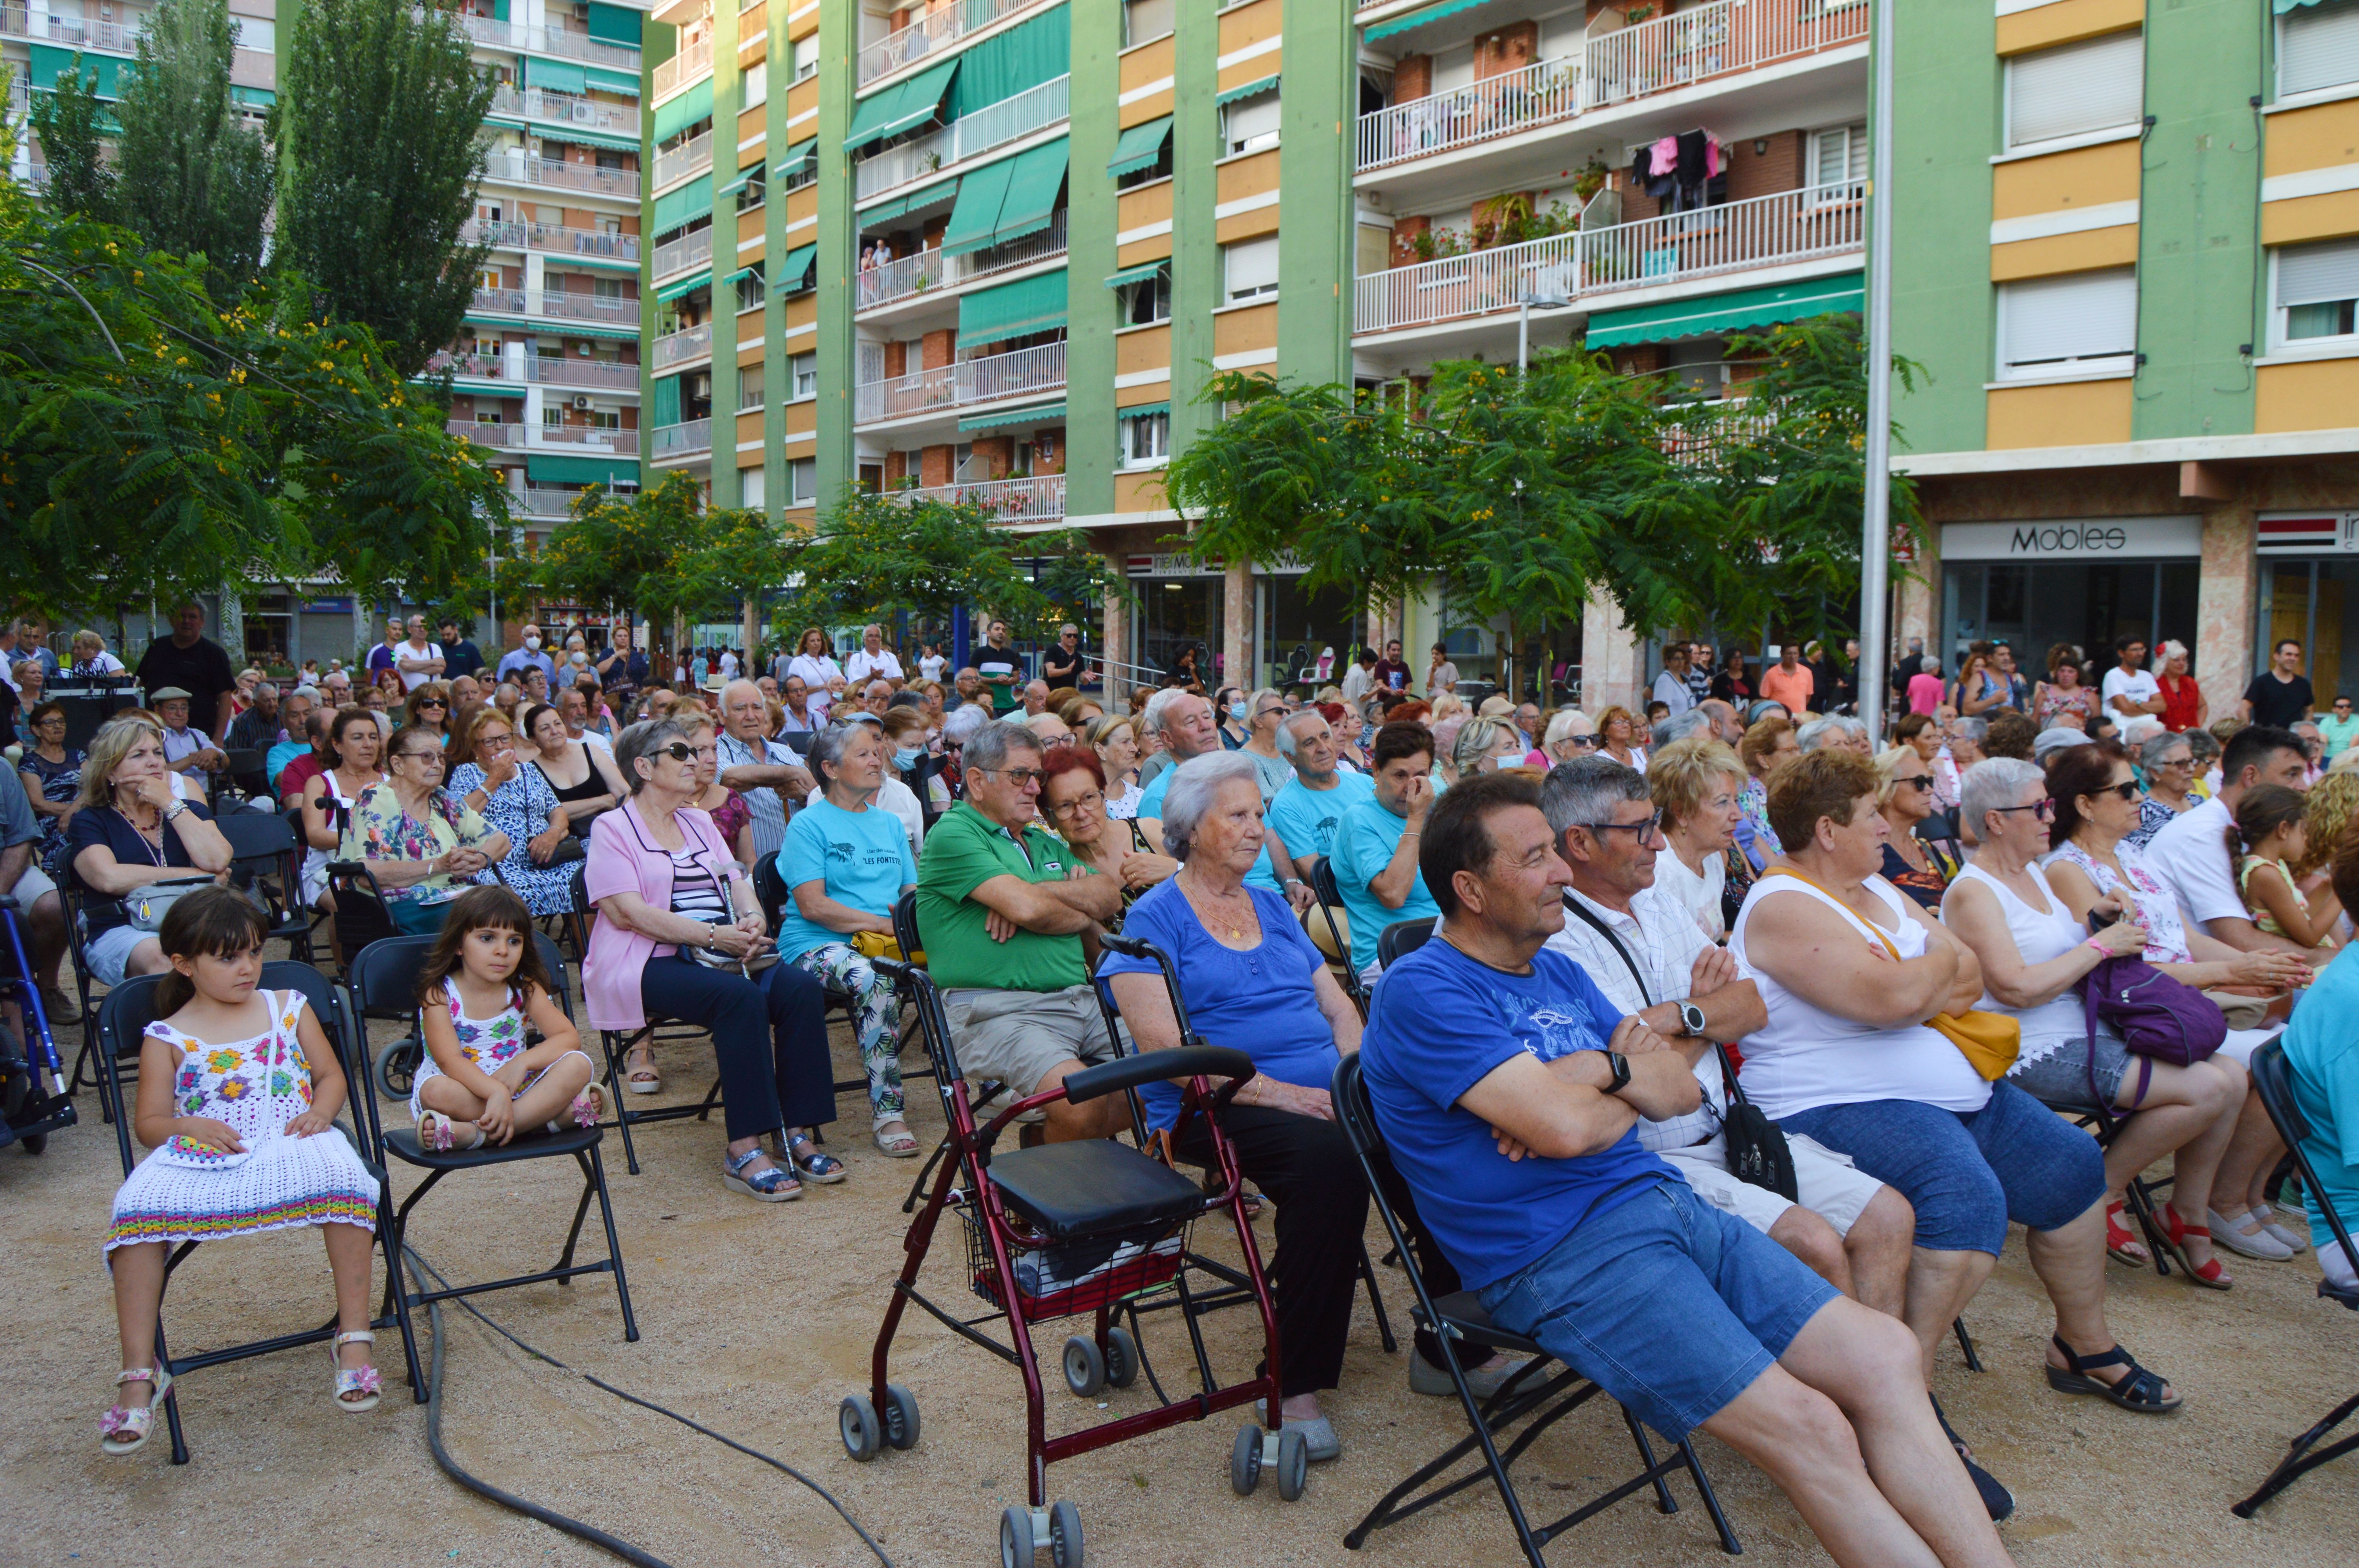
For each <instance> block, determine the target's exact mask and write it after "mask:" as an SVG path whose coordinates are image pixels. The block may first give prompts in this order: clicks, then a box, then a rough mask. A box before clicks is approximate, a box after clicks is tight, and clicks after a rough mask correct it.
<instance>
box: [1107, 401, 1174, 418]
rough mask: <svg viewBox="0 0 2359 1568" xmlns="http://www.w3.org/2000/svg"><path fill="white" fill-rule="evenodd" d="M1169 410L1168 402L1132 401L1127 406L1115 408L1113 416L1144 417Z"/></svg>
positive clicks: (1168, 411)
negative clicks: (1132, 402)
mask: <svg viewBox="0 0 2359 1568" xmlns="http://www.w3.org/2000/svg"><path fill="white" fill-rule="evenodd" d="M1170 412H1171V405H1169V403H1134V404H1132V405H1131V406H1129V407H1127V408H1117V409H1115V410H1114V417H1115V418H1117V419H1145V418H1147V417H1149V416H1153V415H1157V414H1169V413H1170Z"/></svg>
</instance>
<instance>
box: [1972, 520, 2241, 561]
mask: <svg viewBox="0 0 2359 1568" xmlns="http://www.w3.org/2000/svg"><path fill="white" fill-rule="evenodd" d="M2202 553H2203V520H2202V519H2201V517H2040V518H2026V519H2024V520H2023V521H2022V522H2019V523H1950V524H1944V525H1943V526H1942V529H1941V558H1942V559H1943V560H1944V561H2025V560H2079V561H2104V560H2155V559H2168V558H2171V557H2199V556H2201V555H2202Z"/></svg>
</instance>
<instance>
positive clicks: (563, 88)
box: [524, 54, 590, 93]
mask: <svg viewBox="0 0 2359 1568" xmlns="http://www.w3.org/2000/svg"><path fill="white" fill-rule="evenodd" d="M524 84H525V85H526V86H527V87H542V88H547V89H548V90H549V92H575V93H580V92H589V91H590V82H589V79H588V78H587V77H585V76H584V75H583V74H582V68H581V67H580V66H578V65H576V64H574V63H573V62H572V61H571V60H570V59H542V58H541V57H540V56H538V55H537V54H536V55H527V56H525V58H524Z"/></svg>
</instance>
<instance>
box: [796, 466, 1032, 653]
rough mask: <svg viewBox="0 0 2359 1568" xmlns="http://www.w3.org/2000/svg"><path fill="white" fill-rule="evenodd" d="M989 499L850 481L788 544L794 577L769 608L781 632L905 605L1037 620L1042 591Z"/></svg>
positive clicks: (943, 617) (935, 616)
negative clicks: (808, 532) (963, 500)
mask: <svg viewBox="0 0 2359 1568" xmlns="http://www.w3.org/2000/svg"><path fill="white" fill-rule="evenodd" d="M1015 538H1016V535H1010V534H1008V533H1006V531H1005V530H1004V529H1002V528H1001V527H1000V526H999V523H998V519H997V517H996V515H995V514H994V513H992V512H991V510H990V509H989V508H987V507H983V506H974V505H952V504H951V503H948V502H943V501H932V500H926V501H912V502H908V503H904V502H903V501H901V500H899V499H897V498H894V497H889V496H883V495H875V494H871V493H869V492H866V491H863V490H859V489H857V488H847V489H846V490H845V492H844V494H843V499H842V500H840V501H838V502H837V503H835V504H834V505H833V506H832V507H831V508H830V509H829V510H828V513H827V514H826V515H825V516H824V517H823V518H821V524H820V528H819V531H818V533H816V534H815V535H812V536H811V537H810V539H809V540H807V541H804V542H802V543H801V544H800V545H799V547H797V548H796V549H795V550H794V552H793V568H794V571H795V572H796V573H797V574H798V575H799V579H800V581H799V583H797V584H796V585H795V591H794V592H792V593H791V594H789V595H788V597H787V598H786V599H785V600H782V601H781V602H780V603H779V605H778V606H777V609H776V610H774V611H772V613H771V618H770V623H771V625H772V626H773V627H774V628H776V629H777V630H778V631H779V632H781V633H788V632H789V630H790V629H791V628H793V627H797V626H803V625H809V624H811V623H813V622H818V623H820V624H822V625H824V624H827V623H829V622H844V621H856V620H861V619H864V618H866V617H868V616H871V615H874V614H878V613H881V612H884V611H893V610H906V611H910V612H911V613H912V614H916V615H919V616H924V617H927V618H929V619H931V620H934V621H948V620H949V619H950V618H951V613H952V611H955V610H956V609H957V608H958V607H959V606H960V605H962V604H969V605H976V606H980V607H982V608H983V609H984V610H986V611H990V612H991V613H993V614H995V615H998V616H1000V617H1002V618H1004V619H1006V620H1007V621H1009V622H1028V621H1037V620H1038V617H1039V616H1040V614H1041V613H1042V611H1043V609H1044V608H1045V606H1046V604H1047V602H1048V600H1047V599H1046V598H1045V597H1044V596H1043V595H1042V593H1041V592H1040V590H1039V589H1037V588H1035V587H1034V586H1033V584H1032V580H1031V576H1030V574H1029V573H1028V572H1027V571H1024V570H1022V569H1021V568H1018V567H1017V566H1016V562H1015V560H1014V559H1013V558H1012V556H1011V553H1010V549H1009V546H1010V544H1011V542H1012V541H1013V540H1014V539H1015Z"/></svg>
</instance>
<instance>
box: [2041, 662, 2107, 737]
mask: <svg viewBox="0 0 2359 1568" xmlns="http://www.w3.org/2000/svg"><path fill="white" fill-rule="evenodd" d="M2096 712H2097V693H2096V691H2095V689H2094V688H2093V687H2085V686H2082V684H2081V656H2080V655H2079V654H2076V653H2074V652H2073V651H2072V644H2071V643H2057V644H2056V645H2055V646H2054V647H2052V648H2050V649H2049V650H2048V678H2047V679H2046V680H2044V681H2041V682H2039V683H2038V685H2036V686H2034V687H2032V690H2031V722H2032V723H2033V724H2034V725H2036V726H2037V727H2038V728H2039V729H2042V730H2053V729H2054V728H2056V726H2057V725H2058V724H2059V723H2060V722H2061V723H2070V724H2076V725H2078V726H2080V727H2082V728H2083V729H2085V728H2086V727H2087V726H2088V722H2089V720H2090V719H2093V718H2094V717H2095V715H2096Z"/></svg>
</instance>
